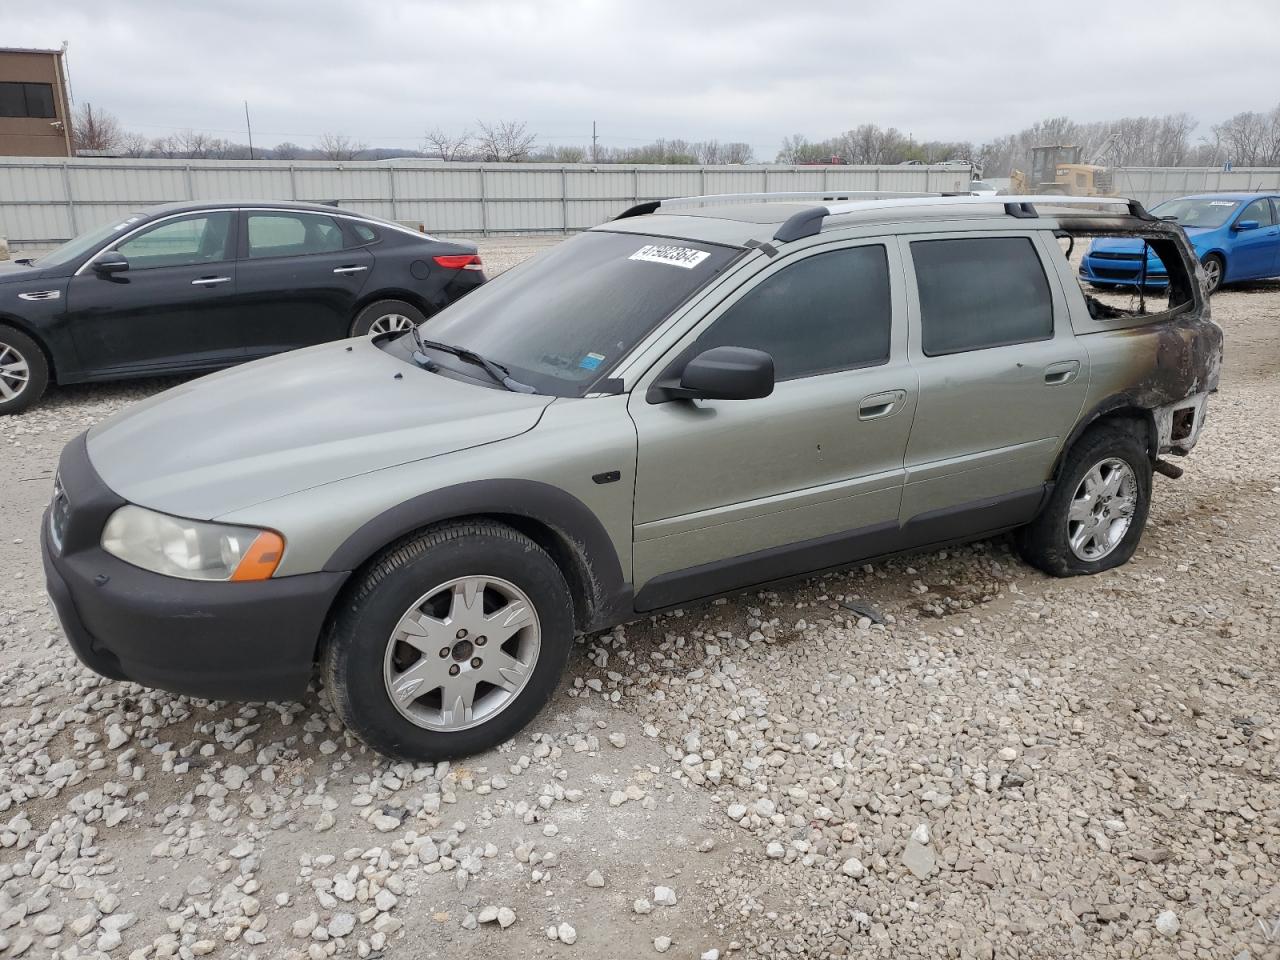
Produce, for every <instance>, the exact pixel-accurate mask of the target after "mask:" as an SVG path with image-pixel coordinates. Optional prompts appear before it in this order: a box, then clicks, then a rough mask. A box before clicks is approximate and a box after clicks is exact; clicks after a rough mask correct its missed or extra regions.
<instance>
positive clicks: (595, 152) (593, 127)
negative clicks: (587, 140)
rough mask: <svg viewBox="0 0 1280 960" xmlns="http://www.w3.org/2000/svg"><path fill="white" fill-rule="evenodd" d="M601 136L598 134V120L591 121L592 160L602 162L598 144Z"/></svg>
mask: <svg viewBox="0 0 1280 960" xmlns="http://www.w3.org/2000/svg"><path fill="white" fill-rule="evenodd" d="M599 139H600V138H599V137H597V136H596V122H595V121H594V120H592V121H591V162H592V163H599V162H600V149H599V148H598V147H597V146H596V141H597V140H599Z"/></svg>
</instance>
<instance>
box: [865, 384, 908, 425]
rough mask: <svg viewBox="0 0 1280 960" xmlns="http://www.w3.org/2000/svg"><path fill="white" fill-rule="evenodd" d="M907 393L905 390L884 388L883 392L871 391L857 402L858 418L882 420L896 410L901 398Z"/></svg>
mask: <svg viewBox="0 0 1280 960" xmlns="http://www.w3.org/2000/svg"><path fill="white" fill-rule="evenodd" d="M906 395H907V391H905V390H886V391H885V392H884V393H873V394H872V395H871V396H869V397H863V398H862V402H861V403H859V404H858V419H859V420H883V419H884V418H885V417H891V416H893V415H894V414H895V413H897V412H898V408H899V407H900V406H901V405H902V399H903V397H905V396H906Z"/></svg>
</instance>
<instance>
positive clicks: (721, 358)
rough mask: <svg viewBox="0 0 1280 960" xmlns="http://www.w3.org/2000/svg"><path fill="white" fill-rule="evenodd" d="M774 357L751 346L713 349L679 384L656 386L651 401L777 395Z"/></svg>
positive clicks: (692, 365) (689, 367) (690, 364)
mask: <svg viewBox="0 0 1280 960" xmlns="http://www.w3.org/2000/svg"><path fill="white" fill-rule="evenodd" d="M773 383H774V379H773V357H771V356H770V355H769V354H767V353H765V352H764V351H763V350H752V349H750V348H748V347H712V348H711V349H710V350H704V351H703V352H702V353H700V354H698V355H697V356H696V357H694V358H693V359H692V360H690V361H689V362H688V364H686V365H685V368H684V370H683V371H682V372H681V374H680V379H679V381H678V382H671V381H664V382H661V383H658V384H655V385H654V389H653V390H652V391H650V394H649V396H650V399H651V400H654V401H656V402H662V401H664V400H758V399H759V398H761V397H767V396H769V394H771V393H773Z"/></svg>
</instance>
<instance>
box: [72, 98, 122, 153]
mask: <svg viewBox="0 0 1280 960" xmlns="http://www.w3.org/2000/svg"><path fill="white" fill-rule="evenodd" d="M121 136H122V134H121V131H120V121H119V120H117V119H116V118H115V117H113V116H112V115H111V114H109V113H107V112H106V111H105V110H95V109H93V104H92V103H85V104H82V105H81V106H79V107H77V108H76V112H75V116H74V117H73V118H72V120H71V143H72V146H73V147H74V148H75V151H76V153H79V152H80V151H81V150H105V151H112V150H115V149H117V148H118V147H119V146H120V140H121Z"/></svg>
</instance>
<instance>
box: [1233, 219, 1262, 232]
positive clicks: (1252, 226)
mask: <svg viewBox="0 0 1280 960" xmlns="http://www.w3.org/2000/svg"><path fill="white" fill-rule="evenodd" d="M1259 226H1261V224H1259V223H1258V221H1257V220H1237V221H1236V229H1237V230H1257V229H1258V227H1259Z"/></svg>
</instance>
